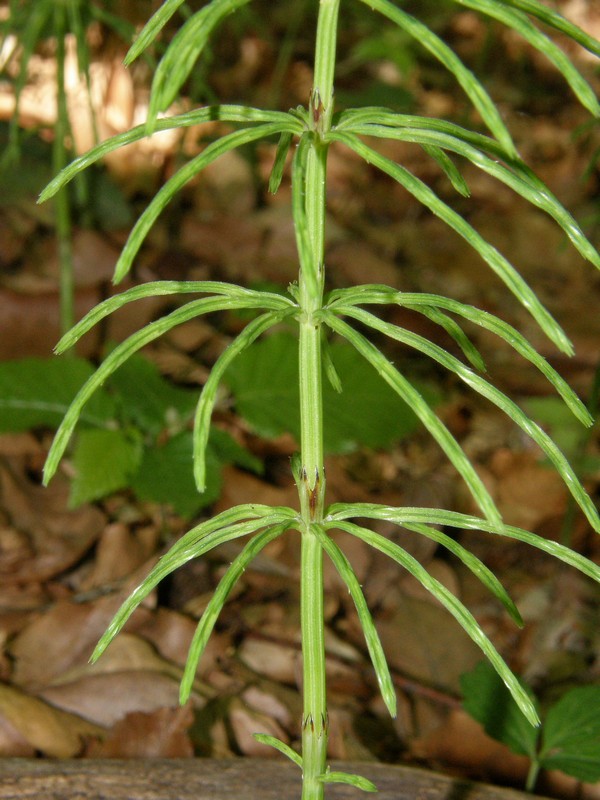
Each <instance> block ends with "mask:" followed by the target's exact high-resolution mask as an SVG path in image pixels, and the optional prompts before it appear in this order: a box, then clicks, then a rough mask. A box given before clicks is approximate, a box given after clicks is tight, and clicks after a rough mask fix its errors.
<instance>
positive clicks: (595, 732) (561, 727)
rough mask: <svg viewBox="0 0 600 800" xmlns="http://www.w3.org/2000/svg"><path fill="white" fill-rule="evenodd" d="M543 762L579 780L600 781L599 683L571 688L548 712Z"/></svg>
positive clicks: (543, 743)
mask: <svg viewBox="0 0 600 800" xmlns="http://www.w3.org/2000/svg"><path fill="white" fill-rule="evenodd" d="M540 762H541V766H542V767H543V768H545V769H560V770H562V771H563V772H566V773H567V775H572V776H573V777H574V778H577V779H578V780H580V781H585V782H587V783H595V782H596V781H598V780H600V686H580V687H578V688H576V689H571V690H570V691H568V692H567V693H566V694H565V695H563V697H561V699H560V700H559V701H558V702H557V703H556V705H554V706H553V707H552V708H551V709H550V710H549V711H548V714H547V715H546V720H545V724H544V729H543V738H542V748H541V752H540Z"/></svg>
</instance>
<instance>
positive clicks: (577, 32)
mask: <svg viewBox="0 0 600 800" xmlns="http://www.w3.org/2000/svg"><path fill="white" fill-rule="evenodd" d="M502 2H503V3H505V4H506V5H509V6H513V7H514V8H519V9H520V10H521V11H525V12H526V13H527V14H531V15H532V16H533V17H537V18H538V19H539V20H540V21H541V22H543V23H545V24H546V25H549V26H550V27H552V28H554V29H555V30H557V31H560V32H561V33H564V34H565V35H566V36H568V37H569V38H570V39H573V41H575V42H577V43H578V44H580V45H581V46H582V47H585V49H586V50H589V51H590V53H594V55H597V56H600V42H599V41H598V39H595V38H594V37H593V36H590V35H589V34H588V33H586V32H585V31H583V30H582V29H581V28H579V27H578V26H577V25H574V24H573V23H572V22H569V20H567V19H565V17H563V16H561V15H560V14H558V13H557V12H556V11H553V10H552V9H551V8H549V7H548V6H547V5H546V4H545V3H542V2H540V0H502ZM498 5H500V3H498Z"/></svg>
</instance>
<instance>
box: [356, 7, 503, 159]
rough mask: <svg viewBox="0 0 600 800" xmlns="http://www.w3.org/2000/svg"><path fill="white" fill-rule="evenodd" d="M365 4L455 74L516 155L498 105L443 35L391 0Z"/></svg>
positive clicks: (498, 135) (464, 89)
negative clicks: (440, 36) (443, 38)
mask: <svg viewBox="0 0 600 800" xmlns="http://www.w3.org/2000/svg"><path fill="white" fill-rule="evenodd" d="M363 2H364V3H365V4H366V5H368V6H370V7H371V8H373V9H375V10H376V11H379V13H380V14H382V15H383V16H385V17H387V18H388V19H390V20H392V22H394V23H396V25H399V26H400V27H401V28H402V29H403V30H405V31H406V32H407V33H408V34H410V36H412V37H413V38H414V39H415V40H416V41H418V42H419V43H420V44H421V45H422V46H423V47H424V48H426V49H427V50H428V51H429V52H430V53H431V54H432V56H433V57H434V58H436V59H437V60H438V61H440V62H441V63H442V64H443V66H444V67H445V68H446V69H448V70H449V71H450V72H451V73H452V74H453V75H454V77H455V78H456V80H457V81H458V83H459V84H460V86H461V87H462V89H463V91H464V92H465V93H466V94H467V96H468V97H469V99H470V100H471V102H472V103H473V105H474V106H475V108H476V109H477V110H478V111H479V113H480V114H481V117H482V119H483V121H484V122H485V124H486V125H487V127H488V128H489V130H490V131H491V132H492V133H493V135H494V136H495V137H496V138H497V139H498V141H499V142H500V143H501V144H502V146H503V147H504V148H505V149H506V151H507V152H509V153H512V154H515V155H516V150H515V146H514V144H513V141H512V138H511V135H510V133H509V132H508V130H507V128H506V126H505V124H504V122H503V121H502V117H501V116H500V113H499V111H498V109H497V107H496V105H495V104H494V102H493V101H492V99H491V98H490V96H489V95H488V93H487V92H486V90H485V89H484V88H483V86H482V85H481V83H480V82H479V81H478V80H477V78H476V77H475V76H474V75H473V73H472V72H471V71H470V70H468V69H467V68H466V67H465V65H464V64H463V63H462V61H461V60H460V59H459V58H458V56H457V55H456V53H455V52H454V51H453V50H451V49H450V48H449V47H448V45H447V44H445V42H443V41H442V40H441V39H440V38H439V36H437V35H436V34H435V33H434V32H433V31H432V30H431V29H430V28H428V27H427V25H425V24H424V23H422V22H420V21H419V20H418V19H415V17H412V16H411V15H410V14H407V13H406V12H405V11H402V10H401V9H399V8H398V7H397V6H395V5H394V4H393V3H390V2H389V0H363Z"/></svg>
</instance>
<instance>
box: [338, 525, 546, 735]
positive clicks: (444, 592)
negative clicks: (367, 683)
mask: <svg viewBox="0 0 600 800" xmlns="http://www.w3.org/2000/svg"><path fill="white" fill-rule="evenodd" d="M325 527H326V528H333V527H338V528H340V529H341V530H343V531H347V532H348V533H351V534H352V535H353V536H356V537H357V538H358V539H361V540H362V541H363V542H366V544H368V545H370V546H371V547H374V548H375V549H376V550H379V551H380V552H382V553H384V554H385V555H387V556H388V557H389V558H391V559H392V560H394V561H396V562H397V563H398V564H400V566H402V567H404V569H406V570H407V571H408V572H409V573H410V574H411V575H412V576H413V577H414V578H416V580H418V581H419V583H420V584H421V585H422V586H423V587H424V588H425V589H426V590H427V591H428V592H430V593H431V594H432V595H433V596H434V597H435V598H436V599H437V600H438V601H439V602H440V603H441V604H442V605H443V606H444V608H445V609H446V610H447V611H449V612H450V614H452V616H453V617H454V619H455V620H456V621H457V622H458V623H459V625H460V626H461V627H462V628H463V629H464V630H465V631H466V633H467V634H468V635H469V636H470V638H471V639H472V640H473V642H474V643H475V644H476V645H477V646H478V647H479V648H480V649H481V650H482V652H483V653H484V655H485V656H487V658H488V660H489V661H490V663H491V664H492V666H493V667H494V669H495V670H496V672H497V673H498V675H500V677H501V678H502V681H503V682H504V683H505V685H506V686H507V687H508V689H509V690H510V693H511V695H512V696H513V697H514V699H515V702H516V703H517V704H518V706H519V708H520V709H521V710H522V712H523V713H524V714H525V716H526V717H527V719H528V720H529V722H530V723H531V724H532V725H539V718H538V714H537V711H536V709H535V706H534V705H533V703H532V702H531V700H530V698H529V695H528V694H527V692H525V690H524V689H523V687H522V686H521V684H520V683H519V682H518V680H517V679H516V677H515V676H514V675H513V673H512V672H511V670H510V669H509V668H508V666H507V665H506V663H505V662H504V660H503V659H502V657H501V656H500V654H499V653H498V651H497V650H496V648H495V647H494V645H493V644H492V643H491V641H490V640H489V638H488V637H487V636H486V635H485V633H484V631H483V629H482V628H481V626H480V625H479V623H478V622H477V620H476V619H475V617H474V616H473V615H472V614H471V612H470V611H469V610H468V609H467V608H466V607H465V606H464V605H463V603H461V601H460V600H459V599H458V598H457V597H456V596H455V595H453V594H452V592H450V591H449V590H448V589H447V588H446V587H445V586H444V585H443V584H442V583H440V581H438V580H437V579H436V578H434V577H433V576H431V575H430V574H429V572H428V571H427V570H426V569H425V568H424V567H423V566H422V565H421V564H420V563H419V562H418V561H417V560H416V559H415V558H414V557H413V556H411V555H410V554H409V553H407V552H406V550H404V549H403V548H402V547H399V546H398V545H397V544H395V543H394V542H391V541H389V540H388V539H386V538H385V537H384V536H381V535H380V534H378V533H375V532H374V531H371V530H368V529H367V528H363V527H361V526H360V525H355V524H353V523H350V522H335V523H326V525H325Z"/></svg>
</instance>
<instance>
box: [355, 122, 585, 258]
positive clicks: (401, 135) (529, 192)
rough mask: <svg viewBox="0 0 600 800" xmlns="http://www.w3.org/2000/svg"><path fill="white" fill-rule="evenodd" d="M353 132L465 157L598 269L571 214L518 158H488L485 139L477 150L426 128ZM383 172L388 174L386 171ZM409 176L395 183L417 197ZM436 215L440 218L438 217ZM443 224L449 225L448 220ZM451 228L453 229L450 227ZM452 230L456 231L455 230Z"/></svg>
mask: <svg viewBox="0 0 600 800" xmlns="http://www.w3.org/2000/svg"><path fill="white" fill-rule="evenodd" d="M459 130H460V129H459ZM354 132H355V133H358V134H363V135H368V136H378V137H381V138H386V139H398V140H400V141H404V142H416V143H418V144H420V145H421V146H423V147H425V148H426V147H429V146H434V147H439V148H441V149H442V150H450V151H451V152H454V153H457V154H458V155H461V156H464V157H465V158H466V159H468V160H469V161H471V163H473V164H475V166H477V167H478V168H479V169H481V170H483V171H484V172H487V173H488V175H492V176H493V177H494V178H496V179H497V180H499V181H501V182H502V183H504V184H506V185H507V186H509V187H510V188H511V189H512V190H513V191H514V192H516V193H517V194H519V195H521V197H524V198H525V199H526V200H527V201H528V202H529V203H531V204H532V205H534V206H536V208H539V209H540V210H541V211H544V212H545V213H546V214H548V215H549V216H550V217H551V218H552V219H553V220H554V221H555V222H557V223H558V225H560V227H561V228H562V229H563V231H564V232H565V234H566V235H567V236H568V237H569V239H570V240H571V242H572V243H573V245H574V246H575V247H576V249H577V250H578V251H579V253H580V254H581V255H582V256H583V257H584V258H586V259H588V261H590V262H591V263H592V264H594V266H596V267H598V268H600V255H599V254H598V252H597V250H596V249H595V247H594V246H593V245H592V244H591V242H590V241H589V240H588V239H587V238H586V237H585V235H584V233H583V231H582V230H581V228H580V227H579V225H578V224H577V222H576V221H575V220H574V219H573V217H572V215H571V214H569V212H568V211H567V210H566V209H565V208H564V206H562V205H561V204H560V203H559V202H558V200H557V199H556V197H554V195H553V194H552V192H551V191H550V190H549V189H548V187H547V186H546V185H545V184H544V183H543V182H542V181H541V180H540V179H539V178H538V177H537V175H536V174H535V173H534V172H533V171H532V170H531V169H530V168H529V167H527V165H526V164H524V163H523V162H522V161H521V160H520V159H518V158H510V157H507V156H506V154H505V155H504V156H503V160H505V161H506V162H507V166H505V165H504V164H502V163H500V162H499V160H498V158H497V157H495V156H494V154H493V152H492V155H491V156H490V155H488V152H487V151H488V150H489V149H490V148H489V146H488V140H486V139H485V137H481V139H480V141H481V142H482V144H483V145H484V146H483V148H481V149H480V148H479V147H474V146H473V145H472V144H471V142H470V141H469V139H470V138H471V137H465V136H464V135H458V136H457V135H448V134H447V133H442V132H440V131H434V130H431V129H430V128H425V127H424V126H422V127H419V128H414V129H412V128H410V127H404V126H398V127H394V128H392V129H391V128H390V126H387V125H383V126H382V125H377V124H367V125H364V124H363V125H356V126H355V127H354ZM385 171H387V172H388V174H390V175H391V172H390V171H389V170H385ZM409 175H410V173H408V172H407V171H406V170H404V171H403V172H402V174H398V175H396V180H399V181H400V182H401V183H403V185H405V186H406V188H408V189H409V191H411V192H413V194H415V196H418V195H417V193H416V192H414V191H413V189H412V188H409V187H410V186H411V185H413V186H414V185H415V184H414V176H411V177H408V176H409ZM401 178H403V181H404V182H403V181H402V180H400V179H401ZM426 196H427V193H426V192H423V191H421V196H420V197H419V199H420V200H421V202H424V200H425V198H426ZM432 210H433V208H432ZM435 213H438V212H435ZM438 215H439V216H441V214H438ZM442 218H443V217H442ZM446 221H447V222H448V224H450V222H449V221H448V220H446ZM451 227H454V226H452V225H451ZM455 230H457V232H459V231H458V229H457V228H456V227H455ZM461 235H462V234H461ZM473 246H474V245H473Z"/></svg>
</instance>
